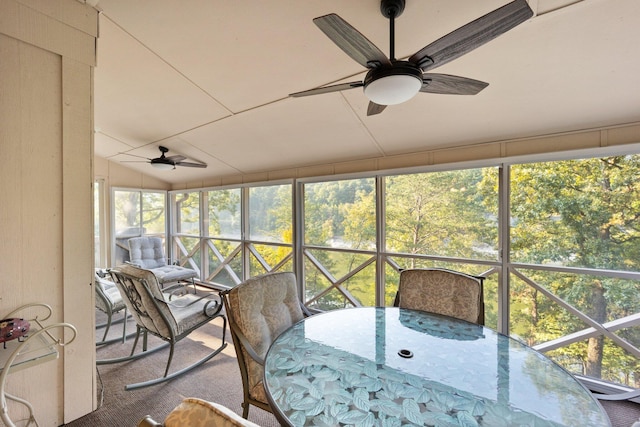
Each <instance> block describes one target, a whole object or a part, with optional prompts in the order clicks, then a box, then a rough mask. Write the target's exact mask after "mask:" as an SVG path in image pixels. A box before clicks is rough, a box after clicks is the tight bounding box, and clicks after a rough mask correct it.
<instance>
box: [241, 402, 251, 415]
mask: <svg viewBox="0 0 640 427" xmlns="http://www.w3.org/2000/svg"><path fill="white" fill-rule="evenodd" d="M248 416H249V402H246V401H245V402H242V418H244V419H245V420H246V419H247V417H248Z"/></svg>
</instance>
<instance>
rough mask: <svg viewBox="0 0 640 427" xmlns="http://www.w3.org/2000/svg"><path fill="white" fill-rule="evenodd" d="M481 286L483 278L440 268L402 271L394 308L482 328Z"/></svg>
mask: <svg viewBox="0 0 640 427" xmlns="http://www.w3.org/2000/svg"><path fill="white" fill-rule="evenodd" d="M483 283H484V277H480V276H471V275H468V274H464V273H460V272H457V271H452V270H446V269H442V268H424V269H419V268H418V269H407V270H402V271H401V272H400V283H399V285H398V293H397V294H396V299H395V301H394V304H393V305H394V306H395V307H401V308H409V309H413V310H422V311H428V312H431V313H437V314H443V315H445V316H451V317H455V318H458V319H462V320H466V321H468V322H472V323H477V324H479V325H484V295H483Z"/></svg>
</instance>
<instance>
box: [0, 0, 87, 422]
mask: <svg viewBox="0 0 640 427" xmlns="http://www.w3.org/2000/svg"><path fill="white" fill-rule="evenodd" d="M97 32H98V13H97V11H96V10H95V9H93V8H92V7H90V6H87V5H85V4H83V3H80V2H78V1H77V0H0V154H1V156H2V158H3V160H4V161H3V165H2V167H0V194H1V195H2V201H1V202H0V235H1V236H2V244H0V263H1V266H0V271H1V272H2V275H1V276H0V316H1V315H2V314H4V313H8V312H10V311H11V310H13V309H15V308H17V307H18V306H21V305H23V304H26V303H31V302H36V301H37V302H44V303H47V304H50V305H51V306H52V308H53V310H54V317H53V319H51V320H52V321H55V322H61V321H64V322H69V323H72V324H73V325H75V326H76V327H77V329H78V337H77V339H76V340H75V341H74V342H73V343H72V344H71V345H70V346H68V347H64V348H63V349H61V354H60V358H59V359H58V360H56V361H52V362H48V363H46V364H42V365H39V366H36V367H33V368H31V369H28V370H25V371H20V372H16V373H13V374H11V375H10V376H9V381H8V387H7V391H8V392H10V393H12V394H14V395H17V396H20V397H23V398H26V399H27V400H28V401H30V402H31V403H32V404H33V405H34V407H35V415H36V418H37V419H38V421H39V423H40V425H41V426H57V425H61V424H63V423H66V422H69V421H72V420H74V419H76V418H78V417H80V416H82V415H84V414H87V413H89V412H90V411H92V410H93V409H94V408H95V405H96V385H95V346H94V303H93V301H94V295H93V288H92V278H93V258H92V251H93V242H92V239H93V230H92V218H93V215H92V182H93V181H92V177H93V171H92V160H93V133H92V128H93V111H92V109H93V105H92V91H93V67H94V66H95V61H96V51H95V46H96V37H97ZM9 411H10V414H11V415H12V418H13V415H15V418H19V417H20V416H21V415H22V416H23V415H24V410H23V409H22V407H21V406H19V405H15V404H13V403H10V406H9Z"/></svg>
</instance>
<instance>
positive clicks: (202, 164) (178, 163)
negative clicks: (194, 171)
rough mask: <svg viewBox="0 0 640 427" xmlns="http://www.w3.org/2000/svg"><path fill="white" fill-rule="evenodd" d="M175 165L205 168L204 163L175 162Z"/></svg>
mask: <svg viewBox="0 0 640 427" xmlns="http://www.w3.org/2000/svg"><path fill="white" fill-rule="evenodd" d="M176 166H186V167H188V168H206V167H207V165H206V164H205V163H191V162H176Z"/></svg>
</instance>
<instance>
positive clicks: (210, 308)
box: [163, 293, 222, 318]
mask: <svg viewBox="0 0 640 427" xmlns="http://www.w3.org/2000/svg"><path fill="white" fill-rule="evenodd" d="M186 295H192V296H193V294H186ZM186 295H185V296H186ZM215 296H216V295H215V294H214V293H208V294H207V295H201V296H198V297H197V298H189V300H188V301H186V303H185V300H184V299H176V300H169V301H163V302H164V303H165V304H167V305H168V306H169V307H174V308H187V307H190V306H192V305H193V304H196V303H199V302H200V301H202V300H207V302H206V303H205V305H204V307H202V312H203V313H204V314H205V315H207V316H209V317H211V318H213V317H215V316H216V315H218V313H220V311H221V310H222V301H221V300H220V299H215ZM218 298H219V297H218Z"/></svg>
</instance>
